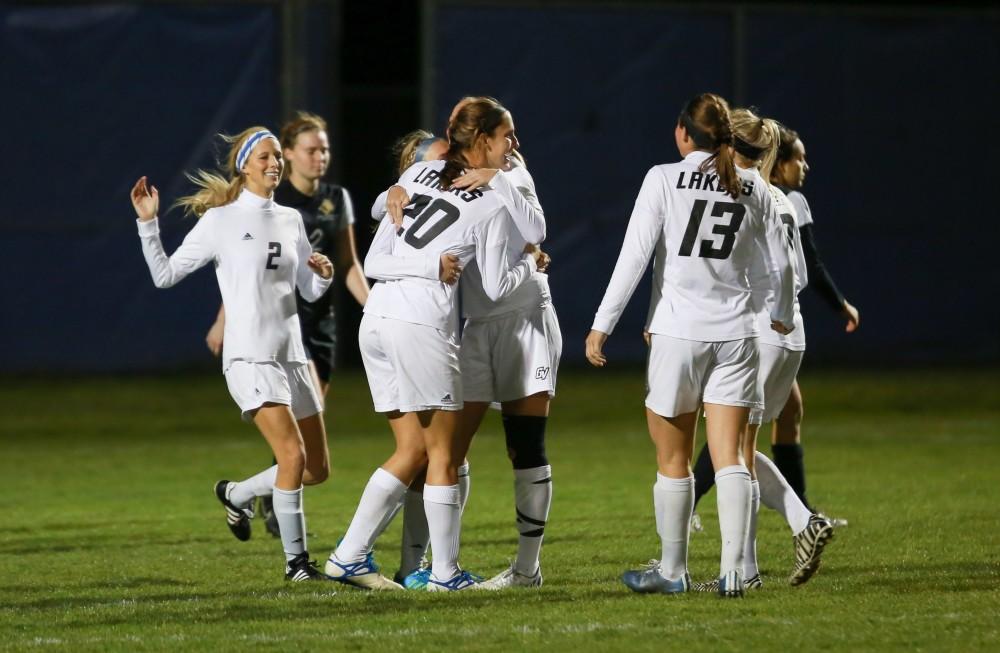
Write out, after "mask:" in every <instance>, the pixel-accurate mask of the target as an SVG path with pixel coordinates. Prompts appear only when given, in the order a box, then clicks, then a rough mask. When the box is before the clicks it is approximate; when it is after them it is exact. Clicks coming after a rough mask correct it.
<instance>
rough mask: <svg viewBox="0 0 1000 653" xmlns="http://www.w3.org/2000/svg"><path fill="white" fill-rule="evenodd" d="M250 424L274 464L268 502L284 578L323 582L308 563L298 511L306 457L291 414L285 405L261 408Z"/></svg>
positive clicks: (300, 436)
mask: <svg viewBox="0 0 1000 653" xmlns="http://www.w3.org/2000/svg"><path fill="white" fill-rule="evenodd" d="M254 424H256V425H257V428H258V429H260V432H261V434H262V435H263V436H264V439H265V440H267V442H268V444H269V445H270V446H271V451H272V453H273V454H274V457H275V459H276V460H277V461H278V464H277V474H276V475H275V479H274V493H273V496H272V500H273V505H274V513H275V516H276V517H277V519H278V525H279V528H280V531H281V545H282V548H283V549H284V551H285V558H286V561H287V562H286V566H285V578H287V579H289V580H294V581H300V580H315V579H323V578H325V576H323V574H321V573H320V572H319V571H318V570H316V569H315V568H314V567H313V565H312V563H310V561H309V552H308V542H307V541H306V522H305V514H304V512H303V507H302V477H303V474H304V473H305V464H306V453H305V445H304V443H303V441H302V435H301V434H300V433H299V429H298V426H297V425H296V423H295V419H294V417H293V415H292V411H291V409H290V408H289V406H287V405H281V404H265V405H264V406H262V407H261V408H260V409H259V410H257V412H256V414H255V415H254Z"/></svg>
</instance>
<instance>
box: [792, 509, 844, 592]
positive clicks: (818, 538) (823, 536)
mask: <svg viewBox="0 0 1000 653" xmlns="http://www.w3.org/2000/svg"><path fill="white" fill-rule="evenodd" d="M832 539H833V525H832V524H831V523H830V520H829V519H827V518H825V517H823V516H821V515H818V514H816V515H813V516H811V517H810V518H809V523H808V524H806V527H805V528H803V529H802V532H801V533H799V534H798V535H795V536H793V537H792V544H793V545H794V546H795V570H794V571H792V575H791V577H789V579H788V583H789V584H790V585H802V584H803V583H805V582H806V581H808V580H809V579H810V578H812V577H813V574H815V573H816V572H817V571H818V570H819V563H820V556H821V555H822V554H823V549H824V548H826V545H827V543H828V542H829V541H830V540H832Z"/></svg>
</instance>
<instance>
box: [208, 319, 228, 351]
mask: <svg viewBox="0 0 1000 653" xmlns="http://www.w3.org/2000/svg"><path fill="white" fill-rule="evenodd" d="M225 331H226V320H225V318H219V319H218V320H216V321H215V322H213V323H212V326H211V327H209V329H208V333H207V334H205V344H206V345H208V350H209V351H210V352H212V355H213V356H215V357H218V356H219V354H221V353H222V336H223V334H224V333H225Z"/></svg>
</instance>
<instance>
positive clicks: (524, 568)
mask: <svg viewBox="0 0 1000 653" xmlns="http://www.w3.org/2000/svg"><path fill="white" fill-rule="evenodd" d="M551 506H552V467H551V466H550V465H543V466H541V467H532V468H530V469H515V470H514V508H515V509H516V510H517V531H518V533H520V535H519V537H518V538H517V558H515V559H514V569H515V570H516V571H517V572H519V573H521V574H524V575H525V576H533V575H534V574H535V571H537V570H538V556H539V555H540V554H541V551H542V537H543V536H544V534H545V522H547V521H548V520H549V508H550V507H551Z"/></svg>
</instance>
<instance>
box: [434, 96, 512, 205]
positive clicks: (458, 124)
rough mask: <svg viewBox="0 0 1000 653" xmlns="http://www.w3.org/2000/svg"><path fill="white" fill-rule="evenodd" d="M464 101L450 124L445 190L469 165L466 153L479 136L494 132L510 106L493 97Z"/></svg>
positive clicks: (444, 178)
mask: <svg viewBox="0 0 1000 653" xmlns="http://www.w3.org/2000/svg"><path fill="white" fill-rule="evenodd" d="M463 102H465V104H464V105H463V106H462V108H461V109H459V110H458V112H457V113H456V114H455V117H454V118H452V120H451V121H450V122H449V123H448V153H447V154H446V155H445V164H444V169H443V170H441V177H440V179H441V188H442V189H443V190H448V189H450V188H451V185H452V184H453V183H454V182H455V178H456V177H458V176H460V175H461V174H462V171H463V170H465V169H466V168H467V167H469V162H468V159H467V158H466V155H467V154H468V153H469V152H470V151H472V149H473V148H474V147H475V146H476V143H477V142H478V141H479V137H480V136H489V135H490V134H492V133H493V132H494V131H495V130H496V128H497V127H498V126H500V123H501V122H503V117H504V116H505V115H506V114H507V109H505V108H504V107H503V105H502V104H500V103H499V102H497V101H496V100H494V99H493V98H487V97H477V98H474V99H471V100H468V101H465V100H463Z"/></svg>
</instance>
